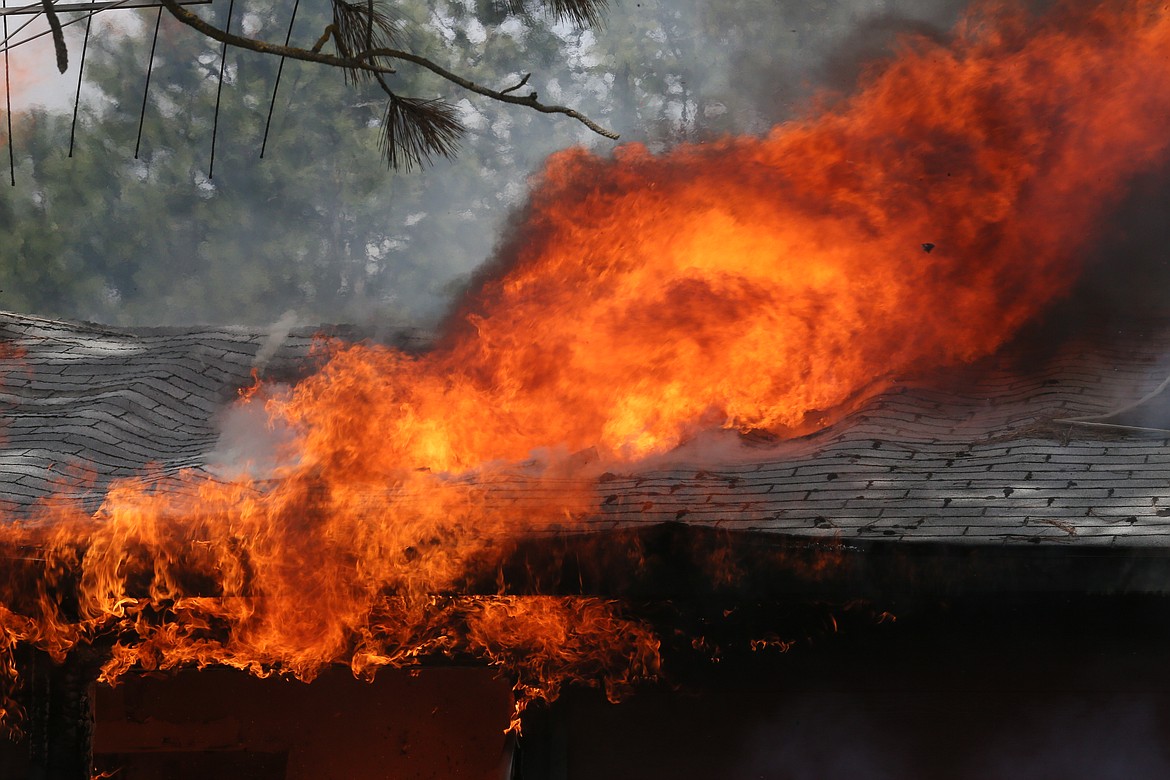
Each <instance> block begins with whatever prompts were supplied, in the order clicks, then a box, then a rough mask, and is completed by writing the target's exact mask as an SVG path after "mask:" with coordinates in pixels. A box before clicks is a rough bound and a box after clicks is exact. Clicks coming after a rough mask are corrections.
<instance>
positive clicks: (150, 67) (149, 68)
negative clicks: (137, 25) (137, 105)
mask: <svg viewBox="0 0 1170 780" xmlns="http://www.w3.org/2000/svg"><path fill="white" fill-rule="evenodd" d="M162 12H163V9H162V6H161V5H160V6H159V7H158V16H156V17H154V38H152V39H151V41H150V59H149V60H148V61H147V63H146V86H145V87H143V88H142V110H141V111H139V112H138V140H136V141H135V142H134V159H135V160H137V159H138V150H139V148H141V146H142V124H143V123H144V122H145V121H146V96H147V94H148V93H149V92H150V74H151V72H153V71H154V48H155V47H156V46H157V45H158V27H159V24H161V23H162ZM213 143H214V142H213ZM214 154H215V151H214V148H213V149H212V155H214Z"/></svg>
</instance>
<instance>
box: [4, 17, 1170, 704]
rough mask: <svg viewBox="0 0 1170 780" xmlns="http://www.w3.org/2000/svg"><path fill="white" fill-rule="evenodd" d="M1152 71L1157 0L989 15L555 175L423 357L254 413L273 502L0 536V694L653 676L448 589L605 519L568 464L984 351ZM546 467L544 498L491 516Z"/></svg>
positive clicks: (579, 604)
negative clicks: (557, 524) (771, 108)
mask: <svg viewBox="0 0 1170 780" xmlns="http://www.w3.org/2000/svg"><path fill="white" fill-rule="evenodd" d="M1168 61H1170V10H1168V9H1167V8H1166V7H1165V6H1164V5H1162V4H1161V3H1158V2H1151V1H1149V0H1133V1H1131V2H1106V3H1104V4H1102V5H1100V6H1098V7H1096V8H1093V9H1089V10H1085V9H1083V8H1082V9H1058V10H1056V11H1054V12H1051V13H1050V14H1049V15H1048V16H1046V17H1044V18H1043V19H1041V20H1035V19H1032V18H1030V17H1028V16H1027V15H1025V14H1024V13H1023V12H1018V11H1014V10H1010V9H1006V8H1003V7H999V6H996V7H993V8H991V9H985V10H984V11H982V12H979V13H976V14H974V15H971V16H969V17H968V19H967V20H966V21H965V22H964V23H963V24H962V25H961V26H960V27H959V28H958V30H957V31H956V33H955V37H954V41H953V43H952V44H951V45H940V44H938V43H935V42H931V41H927V40H923V39H908V40H906V41H905V42H904V44H903V50H902V53H901V55H900V56H899V57H898V58H897V60H896V61H895V62H893V63H892V64H891V65H890V66H889V67H888V68H887V69H885V70H884V71H882V72H881V73H877V74H875V75H873V76H871V77H869V78H868V80H867V82H866V83H865V84H864V85H863V88H862V89H861V90H860V91H859V92H858V93H857V94H856V96H854V97H853V98H852V99H849V100H847V101H844V102H842V103H840V104H839V105H836V106H834V107H831V108H829V109H827V110H826V111H824V113H823V114H821V115H820V116H818V117H816V118H813V119H809V120H806V121H801V122H795V123H792V124H786V125H783V126H781V127H778V128H776V129H775V130H774V131H773V132H772V133H771V134H770V135H769V136H768V137H767V138H763V139H756V138H732V139H726V140H723V141H720V142H718V143H714V144H709V145H704V146H686V147H682V148H679V149H676V150H675V151H673V152H671V153H670V154H668V155H665V156H662V157H655V156H652V155H650V154H648V153H647V152H646V151H645V150H644V149H641V148H639V147H626V148H623V149H621V150H619V152H618V153H617V154H616V155H615V157H614V159H601V158H597V157H594V156H592V155H590V154H588V153H587V152H584V151H580V150H575V151H568V152H565V153H562V154H560V155H558V156H556V157H555V158H553V159H552V160H551V161H550V162H549V164H548V166H547V169H546V170H545V172H544V173H543V175H542V176H541V177H540V179H539V181H538V182H537V183H536V185H535V188H534V192H533V195H532V200H531V204H530V206H529V210H528V214H527V221H526V222H525V224H524V225H523V227H522V228H521V229H520V231H519V234H518V235H517V236H516V237H515V239H514V241H513V243H512V246H513V250H512V253H511V256H510V257H509V258H508V259H509V260H510V263H509V266H508V270H507V271H506V272H505V273H502V274H500V275H499V276H498V277H496V278H494V279H491V280H489V281H487V282H485V283H484V284H483V285H482V286H481V287H480V288H479V289H478V290H477V291H476V292H475V293H474V294H473V295H471V296H469V298H468V299H467V300H466V301H465V302H464V305H463V307H462V310H461V312H460V314H459V315H458V316H457V317H456V318H454V320H453V322H452V324H451V326H450V328H449V329H448V331H447V333H446V334H445V336H444V338H443V339H442V341H441V343H440V345H439V347H438V348H436V349H435V350H433V351H432V352H430V353H428V354H426V355H423V356H421V357H414V356H408V355H405V354H402V353H399V352H396V351H394V350H392V349H388V348H380V347H370V346H349V347H339V348H337V350H336V352H335V354H334V355H333V356H332V359H331V361H330V362H329V363H328V365H326V367H325V368H324V370H322V371H321V372H320V373H319V374H317V375H315V376H313V377H312V378H310V379H308V380H307V381H305V382H303V383H302V384H301V385H299V386H297V387H296V388H294V389H292V390H291V391H289V392H287V393H285V394H283V395H281V396H279V397H275V398H270V399H269V401H268V408H269V411H270V413H271V414H272V415H273V416H274V418H277V419H279V420H280V421H281V422H282V423H287V424H290V425H292V426H293V428H294V429H295V430H296V431H297V436H296V440H295V443H294V446H293V447H292V448H291V450H290V452H289V453H287V457H286V462H288V463H290V464H294V465H290V466H288V467H286V468H285V469H284V470H283V471H282V472H281V473H280V474H279V475H278V477H279V479H277V480H275V481H272V482H271V483H263V484H261V483H250V482H246V481H237V482H235V483H231V484H223V483H220V482H214V481H210V480H208V479H206V478H202V477H197V476H190V477H188V478H187V479H186V480H185V483H184V484H183V485H181V486H174V485H167V486H166V488H165V489H157V490H156V489H155V487H153V486H152V485H150V484H147V483H145V482H139V481H130V482H126V483H123V484H121V485H120V486H119V487H117V488H116V489H115V490H112V491H111V492H110V494H109V496H108V498H107V500H106V502H105V504H104V506H103V507H102V509H101V510H100V511H99V512H98V513H97V515H96V516H95V517H92V518H91V517H87V516H85V515H84V514H83V513H80V512H79V511H77V510H76V509H73V508H70V507H68V506H50V507H48V508H46V510H45V512H44V513H43V515H42V516H41V517H40V518H39V519H38V520H37V521H35V522H25V523H9V524H7V525H5V526H4V527H3V531H2V533H3V543H4V544H5V545H6V546H7V547H8V549H10V550H13V551H14V552H13V556H14V557H21V556H29V557H35V558H43V561H30V562H27V563H26V564H25V565H20V566H12V567H10V568H9V571H8V573H7V575H6V579H5V580H4V581H3V582H2V588H3V590H2V591H0V593H2V594H3V595H2V597H0V602H2V603H3V604H5V605H6V606H5V607H4V608H3V609H2V610H0V628H2V632H0V661H2V665H0V676H6V679H7V680H8V681H9V682H11V681H13V680H14V678H15V674H16V671H15V668H14V667H13V666H12V664H11V651H12V648H13V647H14V645H15V644H16V643H21V642H24V643H29V644H32V645H35V646H37V647H40V648H43V649H46V650H49V651H50V652H52V653H54V655H56V656H58V657H60V656H61V655H62V654H63V653H65V652H66V651H68V649H69V648H70V647H72V646H74V645H76V644H77V643H79V642H92V643H99V644H102V643H104V644H105V645H108V646H109V647H110V651H109V652H110V655H109V657H110V660H109V662H108V663H107V664H106V666H105V669H104V676H105V678H106V679H110V680H112V679H115V678H116V677H117V676H118V675H119V674H122V673H124V672H125V671H127V670H129V669H134V668H141V669H156V668H157V669H167V668H173V667H175V666H177V665H180V664H227V665H231V666H236V667H239V668H243V669H247V670H249V671H252V672H254V673H256V674H269V673H273V672H280V673H291V674H295V675H298V676H300V677H303V678H311V677H312V675H313V674H314V673H315V672H316V671H317V670H319V669H320V668H321V667H322V666H323V665H325V664H330V663H336V662H348V663H350V664H351V665H352V666H353V668H354V670H355V672H358V673H368V672H370V671H371V670H372V669H374V668H376V667H377V666H380V665H386V664H393V665H402V664H407V663H414V662H416V661H417V659H418V658H419V657H420V656H424V655H433V654H452V655H453V654H468V655H471V656H474V657H478V658H482V659H486V660H488V661H490V662H493V663H497V664H500V665H502V666H503V667H505V668H508V669H510V670H512V671H513V672H514V673H515V674H517V676H518V679H519V680H520V683H519V685H518V692H519V694H520V698H521V703H522V702H523V700H524V699H526V698H531V697H533V696H551V695H555V692H556V689H557V686H558V685H559V684H560V683H561V682H562V681H564V680H569V679H577V680H591V681H595V682H600V681H607V684H609V685H611V686H614V685H616V684H617V683H618V682H621V681H628V680H631V679H635V678H637V677H640V676H649V675H653V674H654V673H655V672H656V670H657V664H658V660H657V647H658V645H657V640H656V639H655V637H654V636H653V634H652V632H651V631H650V630H649V629H648V628H646V627H645V626H643V625H640V624H637V623H633V622H630V621H627V620H625V619H623V618H622V616H621V614H620V611H619V609H618V608H617V606H615V605H613V604H608V603H603V602H599V601H593V600H588V599H548V600H539V599H531V600H528V599H516V598H512V597H508V596H505V595H503V594H501V595H500V596H498V597H494V598H472V597H467V596H459V595H458V594H460V593H466V592H467V590H466V587H467V583H468V579H469V578H470V577H471V576H473V574H472V573H473V572H482V571H484V570H485V568H486V569H487V570H489V571H490V570H491V568H492V567H493V566H495V565H498V561H499V559H500V555H501V551H500V549H499V548H500V546H501V544H502V542H503V541H504V540H506V539H507V538H508V537H509V536H514V535H516V534H519V533H522V532H524V531H525V530H526V529H528V528H530V527H532V524H533V523H534V522H540V523H547V522H549V521H550V520H554V519H564V518H572V517H574V516H581V515H586V514H588V513H590V512H591V511H592V509H593V507H592V501H593V500H594V499H593V493H592V492H591V490H590V489H589V486H588V484H586V483H585V482H583V481H575V482H574V481H572V480H571V479H570V478H571V477H572V474H571V473H570V470H569V466H568V465H566V464H567V463H569V461H568V460H567V459H566V458H564V457H563V454H566V453H571V452H575V451H579V450H582V449H586V448H594V449H595V450H596V452H597V453H598V455H599V457H600V458H601V459H602V460H603V461H604V462H613V461H630V460H634V459H637V458H640V457H643V456H645V455H647V454H651V453H656V452H662V451H665V450H669V449H671V448H673V447H674V446H676V445H677V444H678V443H679V442H680V441H682V440H683V439H685V438H686V437H688V436H689V435H691V434H693V433H694V432H696V431H698V430H701V429H704V428H709V427H713V426H725V427H734V428H740V429H749V428H768V429H771V430H773V431H776V432H779V433H781V434H785V433H787V434H793V433H799V432H802V431H805V430H807V429H808V428H809V426H812V425H816V424H818V421H819V420H820V418H821V417H822V416H823V415H824V414H825V413H831V412H833V411H834V410H840V409H842V408H846V407H848V405H850V404H853V403H856V402H858V401H859V400H861V399H863V398H864V397H869V396H871V395H872V394H874V393H876V392H879V391H880V390H881V389H882V388H883V387H884V382H885V381H887V378H888V377H890V376H891V375H893V374H895V373H902V372H910V371H920V370H925V369H928V368H933V367H938V366H945V365H948V364H954V363H957V362H960V361H968V360H971V359H973V358H977V357H979V356H982V355H986V354H988V353H990V352H991V351H993V350H994V349H996V347H997V346H998V345H1000V344H1001V343H1003V341H1004V340H1005V339H1006V338H1008V337H1009V336H1010V335H1011V334H1012V333H1013V332H1015V331H1016V329H1018V328H1019V326H1020V325H1021V324H1022V323H1024V322H1025V321H1027V320H1028V319H1029V318H1030V317H1032V316H1033V315H1034V314H1035V313H1036V312H1037V311H1039V310H1040V309H1041V308H1042V307H1043V306H1044V305H1045V304H1046V303H1047V302H1048V301H1050V300H1052V299H1053V298H1054V297H1056V296H1058V295H1060V294H1061V293H1063V292H1065V291H1066V290H1067V289H1068V287H1069V286H1070V285H1071V283H1072V281H1073V280H1074V278H1075V275H1076V271H1077V267H1076V261H1075V257H1076V256H1077V253H1078V251H1079V250H1081V249H1082V248H1083V247H1084V246H1085V245H1086V244H1087V243H1088V242H1089V241H1090V239H1091V236H1092V233H1093V230H1094V227H1095V225H1096V224H1097V223H1098V222H1099V221H1100V220H1101V219H1103V218H1104V217H1105V215H1106V214H1107V207H1108V206H1109V205H1110V204H1111V203H1112V202H1113V201H1114V200H1115V198H1116V196H1117V195H1118V194H1119V190H1120V188H1121V187H1122V186H1123V185H1124V183H1125V181H1126V179H1127V177H1129V176H1131V175H1133V174H1134V173H1135V172H1137V171H1139V170H1141V169H1143V168H1146V167H1148V166H1150V165H1152V164H1154V163H1157V162H1159V161H1161V160H1162V159H1163V157H1164V156H1165V152H1166V147H1167V139H1168V136H1167V134H1166V132H1165V127H1166V120H1167V117H1168V115H1170V71H1168V69H1167V68H1166V67H1165V64H1166V62H1168ZM927 247H929V249H928V248H927ZM252 402H253V403H256V402H257V401H255V400H253V401H252ZM538 451H539V452H543V453H544V455H542V460H541V462H542V463H543V464H544V465H543V466H542V467H541V468H540V469H538V468H537V467H532V466H525V467H524V468H525V469H527V470H526V471H525V472H524V474H525V478H526V479H527V480H529V481H530V483H531V485H532V486H533V489H532V490H531V491H528V493H529V494H530V495H531V496H532V497H530V498H529V499H527V500H526V501H524V502H522V503H512V502H506V501H494V500H492V496H493V495H495V493H494V491H495V490H496V489H497V488H496V486H495V483H496V475H498V474H500V473H502V472H504V471H507V470H509V469H511V470H513V471H518V470H519V469H520V468H521V467H519V466H515V465H513V466H509V465H507V464H515V463H517V462H518V461H521V460H523V459H526V458H529V457H531V456H532V454H533V453H534V452H538ZM538 471H539V473H536V472H538ZM177 487H181V488H182V489H177ZM74 592H76V594H77V595H76V604H73V598H72V597H69V598H66V597H64V596H63V595H62V594H63V593H69V594H72V593H74ZM66 605H68V606H66Z"/></svg>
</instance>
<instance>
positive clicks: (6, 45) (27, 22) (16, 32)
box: [0, 3, 76, 51]
mask: <svg viewBox="0 0 1170 780" xmlns="http://www.w3.org/2000/svg"><path fill="white" fill-rule="evenodd" d="M0 7H3V8H7V7H8V4H7V3H5V4H4V5H3V6H0ZM43 13H44V11H37V12H36V13H35V14H33V15H32V16H30V17H29V18H28V19H27V20H25V23H24V24H22V25H21V26H20V27H17V28H16V29H15V30H13V31H12V35H9V34H8V14H5V15H4V50H5V51H7V50H8V49H15V48H16V47H17V46H18V45H19V44H16V43H14V44H12V45H11V46H10V45H9V43H8V42H9V40H10V39H11V38H12V37H13V36H15V35H20V31H21V30H23V29H24V28H25V27H28V26H29V25H30V24H32V23H33V22H35V21H36V20H37V18H38V17H40V15H41V14H43ZM74 21H76V20H74ZM52 32H53V31H52V30H45V31H44V32H42V33H38V34H37V35H35V36H33V37H32V38H28V39H27V40H24V41H21V42H20V43H27V42H28V41H32V40H36V39H37V38H40V37H41V36H42V35H51V34H52Z"/></svg>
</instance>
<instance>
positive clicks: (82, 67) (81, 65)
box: [69, 13, 93, 157]
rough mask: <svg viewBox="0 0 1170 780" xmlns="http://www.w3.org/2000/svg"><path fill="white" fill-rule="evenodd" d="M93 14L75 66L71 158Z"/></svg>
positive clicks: (70, 138)
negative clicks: (75, 88)
mask: <svg viewBox="0 0 1170 780" xmlns="http://www.w3.org/2000/svg"><path fill="white" fill-rule="evenodd" d="M92 22H93V14H92V13H90V14H88V15H87V16H86V18H85V38H83V39H82V41H81V62H80V63H78V65H77V94H76V95H74V96H73V124H71V125H70V126H69V156H70V157H73V140H74V138H75V137H76V135H77V108H78V106H80V105H81V74H82V73H84V72H85V50H86V49H87V48H89V28H90V25H91V23H92Z"/></svg>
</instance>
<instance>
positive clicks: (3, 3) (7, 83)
mask: <svg viewBox="0 0 1170 780" xmlns="http://www.w3.org/2000/svg"><path fill="white" fill-rule="evenodd" d="M7 7H8V0H0V8H7ZM4 40H6V41H7V40H8V14H5V15H4ZM11 74H12V67H11V65H10V64H9V61H8V47H7V46H5V47H4V116H5V117H7V119H8V177H9V178H10V179H11V180H12V186H13V187H15V186H16V153H15V152H14V151H13V148H12V81H11V79H10V77H11Z"/></svg>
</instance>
